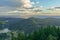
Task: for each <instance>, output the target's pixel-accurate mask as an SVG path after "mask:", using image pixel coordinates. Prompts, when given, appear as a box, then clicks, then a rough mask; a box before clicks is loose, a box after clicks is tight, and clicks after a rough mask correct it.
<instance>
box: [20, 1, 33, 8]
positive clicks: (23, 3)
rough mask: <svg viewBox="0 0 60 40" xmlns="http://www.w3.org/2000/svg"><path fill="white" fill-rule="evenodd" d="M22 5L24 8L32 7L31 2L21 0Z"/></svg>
mask: <svg viewBox="0 0 60 40" xmlns="http://www.w3.org/2000/svg"><path fill="white" fill-rule="evenodd" d="M20 3H21V4H22V5H21V6H22V7H25V8H31V7H32V4H31V1H30V0H20Z"/></svg>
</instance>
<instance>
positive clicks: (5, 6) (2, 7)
mask: <svg viewBox="0 0 60 40" xmlns="http://www.w3.org/2000/svg"><path fill="white" fill-rule="evenodd" d="M37 6H40V7H43V8H45V9H46V8H51V7H60V0H0V16H6V15H19V14H13V12H14V13H15V12H17V10H18V9H20V8H21V7H24V8H31V7H37Z"/></svg>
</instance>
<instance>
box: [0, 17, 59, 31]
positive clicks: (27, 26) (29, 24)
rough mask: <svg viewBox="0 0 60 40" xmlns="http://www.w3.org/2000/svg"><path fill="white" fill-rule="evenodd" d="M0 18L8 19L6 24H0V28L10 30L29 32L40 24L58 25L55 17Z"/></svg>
mask: <svg viewBox="0 0 60 40" xmlns="http://www.w3.org/2000/svg"><path fill="white" fill-rule="evenodd" d="M1 20H3V21H6V20H8V22H7V23H6V24H0V29H1V28H2V29H3V28H8V29H9V30H12V31H14V30H21V31H25V32H31V31H32V30H35V29H39V28H40V27H41V26H47V25H55V26H60V19H56V18H44V19H40V18H34V17H32V18H28V19H22V18H0V21H1ZM2 25H3V26H2ZM29 30H30V31H29Z"/></svg>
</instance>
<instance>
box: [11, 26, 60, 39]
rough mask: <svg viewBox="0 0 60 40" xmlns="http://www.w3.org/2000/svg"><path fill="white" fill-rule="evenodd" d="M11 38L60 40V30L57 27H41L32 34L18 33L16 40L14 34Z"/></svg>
mask: <svg viewBox="0 0 60 40" xmlns="http://www.w3.org/2000/svg"><path fill="white" fill-rule="evenodd" d="M11 38H12V40H60V28H59V27H56V26H47V27H43V26H41V27H40V29H39V30H34V31H33V32H32V33H30V34H25V33H22V32H18V33H17V37H16V38H14V36H13V34H12V37H11Z"/></svg>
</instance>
